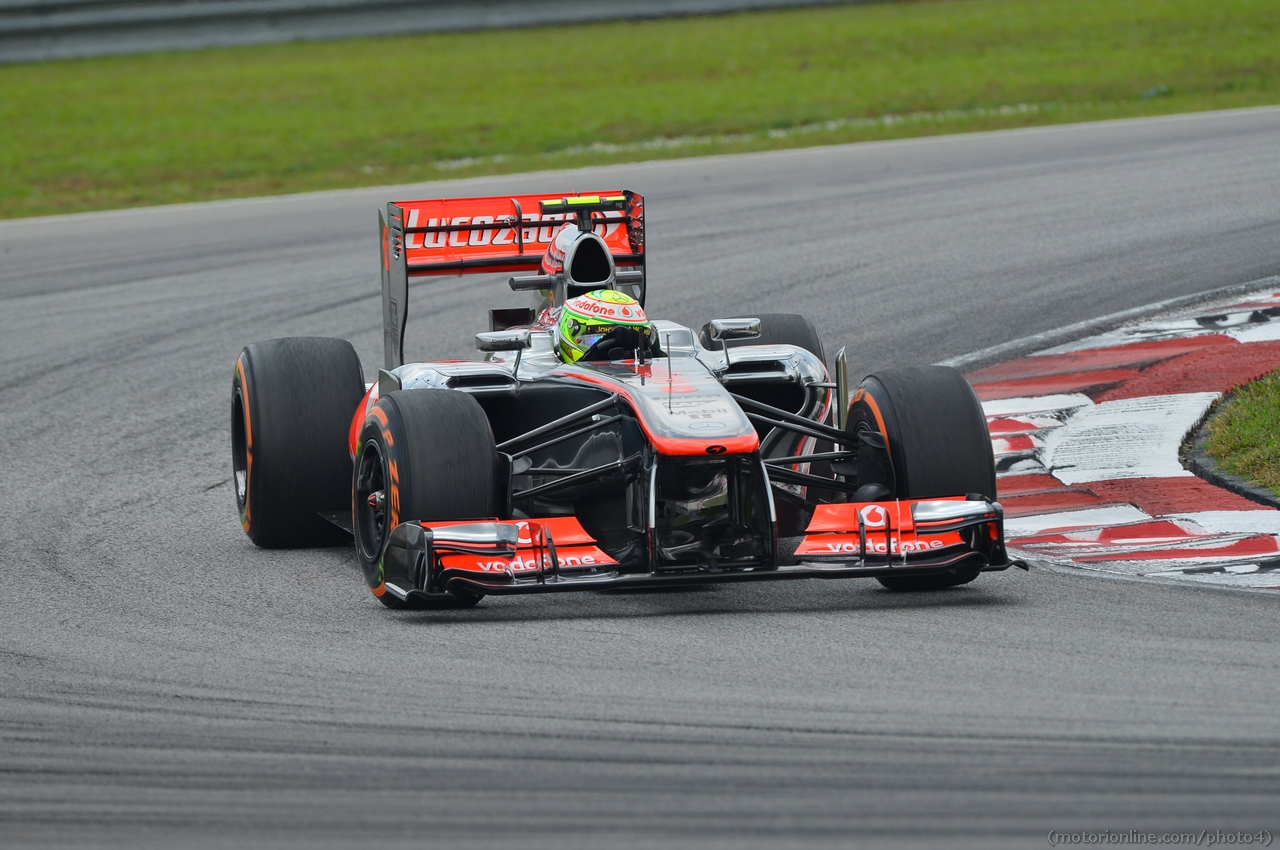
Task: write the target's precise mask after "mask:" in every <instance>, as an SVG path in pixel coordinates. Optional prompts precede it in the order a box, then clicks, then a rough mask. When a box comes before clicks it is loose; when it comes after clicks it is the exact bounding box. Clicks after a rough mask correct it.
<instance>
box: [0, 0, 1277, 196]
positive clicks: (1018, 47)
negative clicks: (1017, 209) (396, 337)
mask: <svg viewBox="0 0 1280 850" xmlns="http://www.w3.org/2000/svg"><path fill="white" fill-rule="evenodd" d="M1276 44H1280V15H1277V14H1276V5H1275V0H957V2H929V3H889V4H881V5H855V6H843V7H827V8H818V9H799V10H789V11H776V12H757V13H750V14H737V15H726V16H717V17H704V18H684V19H673V20H659V21H644V22H618V23H606V24H592V25H583V26H574V27H558V28H536V29H524V30H507V31H487V32H476V33H461V34H445V35H423V36H404V37H394V38H379V39H359V40H351V41H338V42H323V43H292V44H285V45H272V46H265V47H263V46H255V47H240V48H222V49H213V50H203V51H196V52H186V53H163V54H147V55H140V56H117V57H104V58H99V59H88V60H75V61H64V62H49V63H39V64H30V65H10V66H0V127H4V128H5V130H4V132H3V133H0V173H3V174H4V179H3V180H2V181H0V217H4V218H12V217H16V216H26V215H39V214H47V213H59V212H74V211H81V210H91V209H103V208H112V207H124V206H136V205H143V204H157V203H172V202H181V201H191V200H205V199H212V198H222V197H235V196H245V195H260V194H271V193H279V192H295V191H307V190H314V189H324V188H337V187H351V186H360V185H377V184H385V183H393V182H406V181H416V180H428V179H437V178H440V177H449V176H467V175H473V174H486V173H500V172H513V171H524V170H532V169H540V168H563V167H572V166H579V165H586V164H599V163H609V162H619V161H628V160H639V159H657V158H664V157H676V156H692V155H698V154H710V153H728V152H738V151H749V150H765V149H771V148H779V147H797V146H803V145H815V144H830V143H835V142H848V141H861V140H870V139H885V138H900V137H904V136H919V135H928V134H936V133H950V132H964V131H972V130H985V129H995V128H1003V127H1020V126H1029V125H1036V124H1051V123H1061V122H1071V121H1082V120H1094V119H1102V118H1117V117H1131V116H1141V115H1157V114H1164V113H1171V112H1185V111H1194V110H1207V109H1220V108H1229V107H1242V106H1254V105H1260V104H1273V103H1280V52H1278V51H1276V50H1275V45H1276Z"/></svg>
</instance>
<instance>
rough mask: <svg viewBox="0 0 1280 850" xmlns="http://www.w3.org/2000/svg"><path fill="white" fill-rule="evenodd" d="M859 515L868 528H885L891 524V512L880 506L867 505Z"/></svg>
mask: <svg viewBox="0 0 1280 850" xmlns="http://www.w3.org/2000/svg"><path fill="white" fill-rule="evenodd" d="M858 513H859V514H860V515H861V516H862V522H863V524H864V525H866V527H867V528H884V527H885V526H886V525H887V524H888V522H889V512H888V511H886V510H885V509H884V508H882V507H880V506H879V505H867V506H866V507H865V508H863V509H862V510H860V511H858Z"/></svg>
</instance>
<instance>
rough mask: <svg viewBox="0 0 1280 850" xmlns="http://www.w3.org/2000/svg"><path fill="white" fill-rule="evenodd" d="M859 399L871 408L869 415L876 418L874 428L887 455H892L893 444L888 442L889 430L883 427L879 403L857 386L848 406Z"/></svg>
mask: <svg viewBox="0 0 1280 850" xmlns="http://www.w3.org/2000/svg"><path fill="white" fill-rule="evenodd" d="M859 401H862V402H866V405H867V407H869V408H871V415H872V416H874V417H875V418H876V429H877V430H878V431H879V432H880V436H882V437H884V447H885V449H886V450H888V452H889V456H890V457H892V456H893V446H891V445H890V444H889V432H888V431H887V430H886V429H885V427H884V415H883V414H882V413H881V412H880V405H878V404H876V400H875V398H874V397H873V396H872V395H871V393H869V392H867V391H866V389H865V388H863V387H858V391H857V392H856V393H854V394H853V399H852V400H851V401H850V402H849V406H850V407H853V405H855V404H857V403H858V402H859Z"/></svg>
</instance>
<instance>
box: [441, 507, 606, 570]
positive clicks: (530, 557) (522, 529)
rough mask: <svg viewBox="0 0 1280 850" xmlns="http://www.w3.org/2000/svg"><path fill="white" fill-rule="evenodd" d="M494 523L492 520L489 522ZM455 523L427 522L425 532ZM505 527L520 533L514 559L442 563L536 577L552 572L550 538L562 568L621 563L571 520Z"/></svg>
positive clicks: (446, 557)
mask: <svg viewBox="0 0 1280 850" xmlns="http://www.w3.org/2000/svg"><path fill="white" fill-rule="evenodd" d="M490 521H492V520H490ZM458 524H459V523H458V522H457V521H453V522H424V523H422V527H423V528H439V527H445V526H457V525H458ZM503 524H504V525H514V526H516V527H517V528H518V529H519V534H520V537H519V542H518V543H517V544H516V552H515V555H513V556H511V557H503V556H496V555H471V554H463V553H456V554H454V553H447V554H442V555H441V558H440V561H441V564H442V565H443V566H444V567H445V568H446V569H453V570H468V571H472V572H478V573H490V572H498V573H502V572H510V573H512V574H514V575H521V574H529V573H537V572H538V571H539V570H540V569H541V570H550V569H551V566H552V565H551V557H550V555H549V550H548V548H547V546H546V538H547V537H550V538H551V541H552V543H553V544H554V545H555V552H556V561H557V562H558V566H559V567H561V568H566V567H572V568H591V567H597V566H599V567H616V566H617V565H618V562H617V561H615V560H614V559H613V558H610V557H609V556H608V555H606V554H605V553H604V551H603V550H601V549H600V547H599V546H597V545H596V541H595V538H593V537H592V536H591V535H590V534H587V532H586V530H585V529H584V528H583V527H582V525H581V523H579V522H578V520H577V519H575V518H574V517H571V516H562V517H539V518H534V519H528V520H508V521H505V522H503Z"/></svg>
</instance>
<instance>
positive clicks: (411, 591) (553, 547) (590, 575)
mask: <svg viewBox="0 0 1280 850" xmlns="http://www.w3.org/2000/svg"><path fill="white" fill-rule="evenodd" d="M1003 523H1004V520H1003V510H1002V509H1001V506H1000V503H999V502H987V501H975V500H968V499H962V498H956V499H931V500H920V501H888V502H864V503H849V504H827V505H818V506H817V509H816V510H815V512H814V515H813V519H812V520H811V521H810V523H809V525H808V528H807V529H806V531H805V535H804V538H803V539H802V540H801V542H800V543H799V545H798V546H797V547H796V549H795V553H794V556H793V557H790V558H787V559H786V560H787V563H779V561H780V560H781V559H779V558H777V557H775V558H774V561H773V563H761V564H758V565H754V566H746V567H742V566H738V567H732V568H724V567H721V568H715V567H707V566H699V565H696V564H695V565H685V566H676V567H668V568H664V569H662V570H659V571H653V572H638V573H637V572H624V571H622V570H621V568H620V567H619V565H618V563H617V562H616V561H614V560H613V559H612V558H611V557H609V555H608V554H606V553H605V552H604V551H603V550H602V549H601V548H600V547H599V546H598V545H597V542H596V541H595V540H594V539H592V538H591V536H590V535H589V534H587V532H586V531H585V530H584V529H583V528H582V526H581V525H580V524H579V523H578V522H577V520H575V519H574V518H572V517H551V518H542V519H528V520H506V521H503V520H484V521H474V522H437V523H429V522H422V523H419V522H405V523H401V524H400V525H398V526H396V528H395V529H394V530H393V531H392V533H391V537H390V540H389V541H388V545H387V548H386V551H385V554H384V556H383V582H384V586H385V588H386V592H388V593H391V594H393V595H394V596H396V597H399V598H400V599H404V600H407V601H421V602H429V601H431V600H433V599H443V598H447V597H446V595H447V594H449V593H450V592H458V591H463V592H467V591H469V592H473V593H484V594H496V595H508V594H521V593H556V592H564V591H572V590H599V589H609V588H641V587H655V586H677V585H695V584H711V583H719V582H740V581H776V580H782V579H801V578H860V577H868V578H870V577H884V576H910V575H920V576H924V575H936V574H939V573H946V572H950V571H962V572H969V571H975V572H976V571H980V570H1003V569H1007V568H1008V567H1010V566H1018V567H1022V568H1023V569H1026V566H1025V564H1023V563H1022V562H1020V561H1012V562H1011V561H1009V560H1008V557H1007V554H1006V552H1005V547H1004V532H1003ZM792 561H794V563H792Z"/></svg>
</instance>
